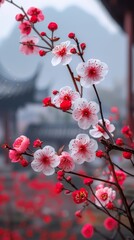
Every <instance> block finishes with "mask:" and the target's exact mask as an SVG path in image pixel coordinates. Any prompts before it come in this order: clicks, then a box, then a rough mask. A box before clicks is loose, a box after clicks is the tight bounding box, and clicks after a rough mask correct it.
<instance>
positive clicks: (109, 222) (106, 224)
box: [104, 217, 118, 231]
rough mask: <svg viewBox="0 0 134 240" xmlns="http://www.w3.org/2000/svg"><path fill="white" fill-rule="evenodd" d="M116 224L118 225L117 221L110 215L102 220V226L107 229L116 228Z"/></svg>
mask: <svg viewBox="0 0 134 240" xmlns="http://www.w3.org/2000/svg"><path fill="white" fill-rule="evenodd" d="M117 226H118V222H117V221H116V220H114V219H113V218H112V217H108V218H106V219H105V221H104V227H105V228H106V229H107V230H108V231H112V230H114V229H115V228H117Z"/></svg>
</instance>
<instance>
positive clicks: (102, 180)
mask: <svg viewBox="0 0 134 240" xmlns="http://www.w3.org/2000/svg"><path fill="white" fill-rule="evenodd" d="M66 173H67V172H66ZM69 174H73V175H76V176H78V177H83V178H91V179H93V180H96V181H100V182H104V183H108V184H111V185H114V186H116V183H115V182H111V181H108V180H105V179H101V178H96V177H92V176H87V175H85V174H81V173H76V172H72V171H70V172H69Z"/></svg>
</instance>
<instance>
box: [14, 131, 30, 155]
mask: <svg viewBox="0 0 134 240" xmlns="http://www.w3.org/2000/svg"><path fill="white" fill-rule="evenodd" d="M29 145H30V140H29V138H27V137H26V136H23V135H21V136H20V137H18V138H16V140H15V141H14V143H13V148H14V149H15V150H16V151H17V152H18V153H24V152H25V151H26V150H27V148H28V147H29Z"/></svg>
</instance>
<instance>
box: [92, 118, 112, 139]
mask: <svg viewBox="0 0 134 240" xmlns="http://www.w3.org/2000/svg"><path fill="white" fill-rule="evenodd" d="M104 121H105V125H106V128H107V130H108V131H109V132H110V133H112V132H113V131H114V130H115V126H114V125H113V124H111V123H110V121H109V120H108V119H104ZM98 123H101V125H103V124H102V120H99V122H98ZM89 133H90V135H91V136H92V137H94V138H100V137H104V138H106V139H108V138H109V136H108V134H107V133H106V132H105V130H104V129H103V128H102V127H101V126H100V125H99V124H97V125H95V126H93V129H91V130H89ZM111 135H112V136H113V134H111Z"/></svg>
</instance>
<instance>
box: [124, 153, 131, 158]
mask: <svg viewBox="0 0 134 240" xmlns="http://www.w3.org/2000/svg"><path fill="white" fill-rule="evenodd" d="M122 155H123V157H124V158H126V159H131V157H132V153H130V152H123V154H122Z"/></svg>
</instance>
